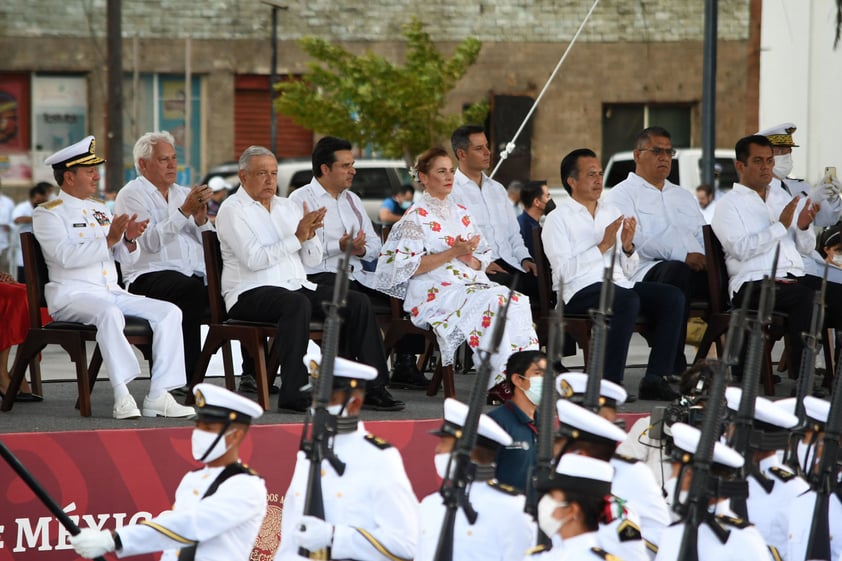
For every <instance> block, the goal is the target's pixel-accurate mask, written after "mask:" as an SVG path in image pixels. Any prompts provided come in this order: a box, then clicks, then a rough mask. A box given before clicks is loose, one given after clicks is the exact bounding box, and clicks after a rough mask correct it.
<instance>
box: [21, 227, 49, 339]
mask: <svg viewBox="0 0 842 561" xmlns="http://www.w3.org/2000/svg"><path fill="white" fill-rule="evenodd" d="M20 248H21V251H22V252H23V277H24V280H25V281H26V299H27V301H28V302H29V326H30V328H40V327H43V324H42V323H41V308H42V307H46V306H47V299H46V297H45V296H44V287H45V286H47V283H48V282H50V274H49V270H48V269H47V261H46V260H45V259H44V253H43V252H42V251H41V244H39V243H38V240H36V239H35V235H34V234H33V233H32V232H21V234H20Z"/></svg>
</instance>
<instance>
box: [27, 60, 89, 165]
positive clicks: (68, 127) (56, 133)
mask: <svg viewBox="0 0 842 561" xmlns="http://www.w3.org/2000/svg"><path fill="white" fill-rule="evenodd" d="M87 99H88V85H87V81H86V80H85V78H84V77H83V76H34V77H33V79H32V127H33V130H32V136H33V141H34V142H33V145H34V146H33V148H34V149H35V150H42V151H45V152H50V153H52V152H55V151H57V150H60V149H62V148H64V147H65V146H69V145H71V144H73V143H74V142H78V141H79V140H81V139H83V138H84V137H85V136H86V135H87V131H88V127H87V115H88V111H87Z"/></svg>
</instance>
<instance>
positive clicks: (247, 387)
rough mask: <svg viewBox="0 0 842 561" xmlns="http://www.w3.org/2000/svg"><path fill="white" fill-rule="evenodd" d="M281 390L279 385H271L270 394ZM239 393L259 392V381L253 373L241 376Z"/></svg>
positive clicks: (238, 387)
mask: <svg viewBox="0 0 842 561" xmlns="http://www.w3.org/2000/svg"><path fill="white" fill-rule="evenodd" d="M280 391H281V390H280V389H278V387H277V386H274V385H272V386H269V394H270V395H276V394H277V393H278V392H280ZM237 392H239V393H257V381H256V380H255V379H254V376H252V375H251V374H243V375H242V376H240V385H239V386H237Z"/></svg>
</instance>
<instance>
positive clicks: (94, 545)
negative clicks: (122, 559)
mask: <svg viewBox="0 0 842 561" xmlns="http://www.w3.org/2000/svg"><path fill="white" fill-rule="evenodd" d="M70 545H72V546H73V549H74V550H75V551H76V553H78V554H79V555H80V556H82V557H86V558H88V559H93V558H94V557H101V556H103V555H105V554H106V553H110V552H112V551H114V547H115V546H114V536H112V535H111V530H94V529H93V528H85V529H84V530H82V531H81V532H79V533H78V534H77V535H75V536H70Z"/></svg>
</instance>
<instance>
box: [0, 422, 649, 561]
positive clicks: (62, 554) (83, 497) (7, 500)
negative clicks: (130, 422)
mask: <svg viewBox="0 0 842 561" xmlns="http://www.w3.org/2000/svg"><path fill="white" fill-rule="evenodd" d="M639 416H640V415H632V416H624V417H627V426H631V425H632V424H633V423H634V421H635V420H636V418H637V417H639ZM365 425H366V428H367V429H368V430H369V431H370V432H372V433H374V434H376V435H378V436H380V437H382V438H384V439H386V440H387V441H389V442H391V443H392V444H393V445H394V446H395V447H397V448H398V449H399V450H400V452H401V455H402V456H403V459H404V465H405V467H406V472H407V475H408V476H409V479H410V481H411V482H412V485H413V489H414V491H415V494H416V496H418V497H419V498H422V497H424V496H426V495H428V494H429V493H431V492H433V491H434V490H435V489H436V488H437V487H438V485H439V480H438V477H437V476H436V474H435V470H434V469H433V448H434V447H435V444H436V438H435V437H433V436H430V435H429V434H428V432H429V431H430V430H432V429H434V428H436V427H438V426H439V425H440V421H438V420H436V419H429V420H421V421H415V420H407V421H378V422H367V423H365ZM191 431H192V428H190V427H185V428H167V429H136V430H102V431H73V432H58V433H19V434H7V435H3V437H2V440H3V442H4V443H5V444H6V446H7V447H8V448H9V449H10V450H11V451H12V452H13V453H14V454H15V455H16V456H17V457H18V459H19V460H20V461H21V463H23V465H24V466H26V467H27V469H28V470H29V472H30V473H31V474H32V475H33V476H34V477H35V479H36V480H38V481H39V482H40V483H41V485H42V486H43V487H44V489H45V490H46V491H47V493H49V494H50V495H51V496H52V497H53V499H54V500H55V501H56V502H57V503H58V504H59V505H60V506H61V507H62V508H63V509H64V510H65V511H66V512H67V513H68V515H69V516H70V517H71V518H72V519H73V520H74V521H76V523H77V524H78V525H79V526H80V527H82V528H86V527H99V528H103V529H115V528H121V527H122V526H125V525H127V524H134V523H136V522H138V521H140V520H143V519H146V518H150V517H152V516H155V515H157V514H158V513H160V512H162V511H164V510H167V509H169V508H170V507H171V506H172V500H173V499H172V497H173V494H174V493H175V489H176V487H177V486H178V483H179V481H181V478H182V476H183V475H184V474H185V473H186V472H188V471H190V470H193V469H196V468H198V467H199V464H198V463H197V462H195V461H194V460H193V458H192V456H191V452H190V434H191ZM300 438H301V425H298V424H289V425H256V426H253V427H252V428H251V430H250V431H249V436H248V438H246V441H245V442H244V445H243V446H242V447H241V448H240V453H241V458H242V460H243V462H244V463H246V464H248V465H249V466H251V467H252V468H254V469H255V470H257V471H258V472H259V473H260V474H261V475H262V476H263V477H264V478H265V480H266V489H267V492H268V502H269V506H268V509H267V513H266V514H267V516H266V519H265V520H264V522H263V528H262V529H261V532H260V536H259V537H258V539H257V543H256V546H255V550H254V551H253V552H252V556H251V561H271V560H272V559H273V558H274V552H275V551H276V550H277V547H278V544H279V543H280V528H281V515H282V513H283V496H284V493H285V492H286V488H287V486H288V485H289V481H290V479H291V478H292V472H293V469H294V463H295V457H296V452H297V451H298V447H299V439H300ZM68 537H69V534H68V532H67V531H66V530H65V529H64V528H63V527H62V526H61V525H60V524H59V523H58V521H57V520H56V519H55V518H54V517H53V516H52V515H51V514H50V513H49V511H48V510H47V509H46V507H44V505H42V504H41V503H40V502H39V501H38V499H37V498H36V497H35V496H34V495H33V494H32V492H31V491H30V490H29V488H28V487H27V486H26V484H25V483H24V482H23V481H21V479H20V478H19V477H18V476H17V475H16V474H15V473H14V471H12V469H11V468H10V467H9V466H8V465H6V463H5V462H2V461H0V561H11V560H13V559H14V560H15V561H71V560H76V559H79V557H77V556H76V554H75V553H74V552H73V549H72V548H71V547H70V545H69V543H68V541H67V538H68ZM157 558H158V554H155V555H142V556H137V557H134V559H138V560H143V561H152V560H153V559H157Z"/></svg>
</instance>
